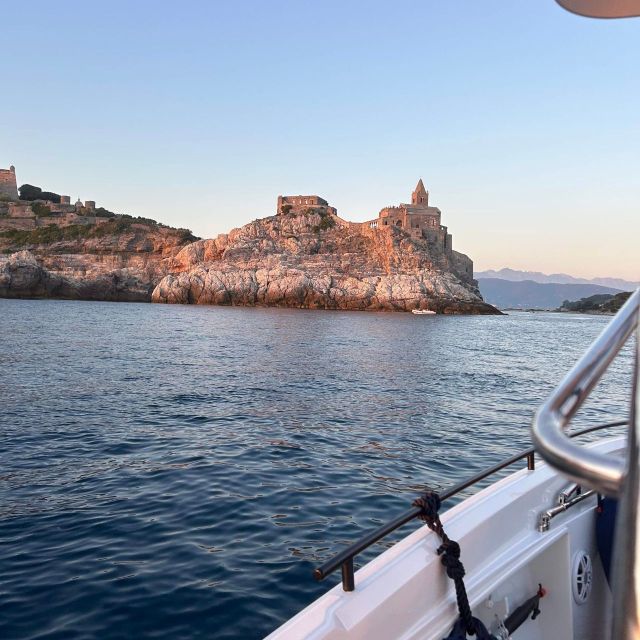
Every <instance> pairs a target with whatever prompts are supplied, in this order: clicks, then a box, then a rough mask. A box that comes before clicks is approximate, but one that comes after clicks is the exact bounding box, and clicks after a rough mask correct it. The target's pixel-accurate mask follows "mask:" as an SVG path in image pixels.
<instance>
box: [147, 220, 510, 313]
mask: <svg viewBox="0 0 640 640" xmlns="http://www.w3.org/2000/svg"><path fill="white" fill-rule="evenodd" d="M463 262H464V260H463V256H462V254H457V253H456V252H453V254H450V253H449V254H446V253H444V252H438V251H436V250H434V248H433V247H432V246H430V245H429V244H428V243H427V241H426V240H423V239H418V238H413V237H411V236H409V234H407V233H406V232H404V231H403V230H402V229H398V228H395V227H385V228H379V229H370V228H368V227H366V226H364V225H360V224H357V223H350V222H347V221H345V220H342V219H340V218H339V217H337V216H334V215H331V216H328V215H319V214H317V213H314V212H309V213H307V214H301V215H278V216H273V217H270V218H265V219H262V220H256V221H254V222H252V223H250V224H247V225H245V226H244V227H242V228H240V229H234V230H233V231H232V232H230V233H229V234H222V235H220V236H218V237H217V238H215V239H212V240H200V241H198V242H194V243H192V244H190V245H188V246H186V247H185V248H184V249H182V250H181V251H180V252H179V253H178V254H177V255H176V257H175V259H174V260H173V266H172V271H173V273H171V274H169V275H167V276H165V277H164V278H163V279H162V280H161V281H160V283H159V284H158V286H157V287H156V288H155V290H154V291H153V296H152V299H153V301H154V302H166V303H189V304H227V305H250V306H253V305H264V306H280V307H296V308H308V309H360V310H401V311H408V310H410V309H416V308H422V309H426V308H428V309H433V310H435V311H437V312H439V313H499V312H498V311H497V310H496V309H495V308H494V307H492V306H491V305H488V304H486V303H485V302H483V300H482V298H481V296H480V294H479V291H478V289H477V284H476V282H475V281H474V280H472V279H471V278H469V277H468V275H466V274H464V273H461V272H460V270H459V263H463Z"/></svg>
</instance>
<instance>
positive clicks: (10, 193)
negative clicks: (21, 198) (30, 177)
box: [0, 167, 18, 200]
mask: <svg viewBox="0 0 640 640" xmlns="http://www.w3.org/2000/svg"><path fill="white" fill-rule="evenodd" d="M0 198H2V199H8V200H17V199H18V184H17V182H16V170H15V169H14V167H11V168H10V169H0Z"/></svg>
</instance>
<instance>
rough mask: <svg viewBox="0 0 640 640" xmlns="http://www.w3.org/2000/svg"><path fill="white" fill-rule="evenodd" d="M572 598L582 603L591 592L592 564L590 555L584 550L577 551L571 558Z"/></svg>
mask: <svg viewBox="0 0 640 640" xmlns="http://www.w3.org/2000/svg"><path fill="white" fill-rule="evenodd" d="M572 578H573V580H572V590H573V599H574V600H575V601H576V602H577V603H578V604H584V603H585V602H586V601H587V598H588V597H589V595H590V594H591V585H592V582H593V564H592V562H591V556H590V555H589V554H588V553H587V552H586V551H578V553H576V555H575V557H574V559H573V571H572Z"/></svg>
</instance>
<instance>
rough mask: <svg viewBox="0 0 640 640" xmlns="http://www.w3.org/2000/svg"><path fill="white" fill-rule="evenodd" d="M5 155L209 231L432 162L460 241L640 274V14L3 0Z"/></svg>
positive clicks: (479, 259)
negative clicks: (299, 196) (302, 196)
mask: <svg viewBox="0 0 640 640" xmlns="http://www.w3.org/2000/svg"><path fill="white" fill-rule="evenodd" d="M2 11H3V24H2V38H1V39H0V53H1V55H2V60H3V63H2V75H1V77H2V81H3V83H2V87H3V88H2V100H0V123H1V125H0V167H7V166H8V165H10V164H15V165H16V167H17V171H18V181H19V182H20V183H23V182H29V183H32V184H36V185H39V186H42V187H43V188H46V189H49V190H53V191H57V192H59V193H65V194H69V195H71V196H72V197H73V198H74V199H75V197H77V196H80V197H82V198H83V199H95V200H97V201H98V203H99V204H100V205H103V206H105V207H107V208H109V209H112V210H114V211H118V212H128V213H132V214H135V215H143V216H149V217H152V218H155V219H157V220H160V221H163V222H166V223H168V224H172V225H176V226H186V227H189V228H191V229H192V230H193V231H194V232H195V233H196V234H197V235H201V236H205V237H209V236H213V235H215V234H217V233H220V232H223V231H227V230H228V229H230V228H232V227H235V226H240V225H242V224H244V223H246V222H248V221H250V220H252V219H254V218H257V217H263V216H266V215H271V214H272V213H273V212H274V209H275V202H276V197H277V195H278V194H280V193H317V194H319V195H321V196H324V197H325V198H327V199H328V200H329V201H330V203H331V204H333V205H335V206H336V207H337V208H338V210H339V213H340V214H341V215H342V216H343V217H345V218H347V219H351V220H365V219H368V218H372V217H375V216H376V215H377V212H378V211H379V209H380V208H381V207H383V206H385V205H389V204H393V203H397V202H400V201H406V200H407V199H408V198H409V195H410V193H411V190H412V189H413V187H414V186H415V183H416V182H417V180H418V178H419V177H422V178H423V179H424V182H425V184H426V185H427V188H428V189H429V190H430V192H431V200H432V203H433V204H435V205H437V206H439V207H440V208H441V209H442V211H443V220H444V223H445V224H448V225H449V228H450V230H451V231H452V233H453V238H454V247H455V248H457V249H459V250H461V251H464V252H466V253H468V254H469V255H470V256H471V257H472V258H473V259H474V261H475V263H476V268H477V269H483V268H492V267H496V268H497V267H502V266H510V267H514V268H525V269H535V270H540V271H547V272H549V271H566V272H570V273H572V274H574V275H578V276H596V275H612V276H614V275H615V276H622V277H627V278H633V279H638V278H639V277H640V266H639V263H638V260H637V259H636V257H637V255H638V247H639V245H640V217H639V216H638V203H639V202H640V153H639V151H640V86H639V78H640V73H639V67H640V65H639V63H640V20H637V19H632V20H615V21H596V20H589V19H585V18H579V17H577V16H574V15H571V14H569V13H566V12H564V11H563V10H562V9H560V8H559V7H558V6H557V5H556V4H555V2H553V0H447V1H446V2H445V1H442V0H421V1H415V2H406V1H399V2H398V1H394V2H389V1H388V0H385V1H377V0H370V1H364V0H362V1H355V0H354V1H346V0H341V1H333V0H329V1H326V0H323V1H322V2H313V1H310V0H306V1H305V0H298V1H296V2H293V1H291V2H284V1H280V0H273V1H270V0H262V1H257V0H256V1H252V2H249V1H243V0H234V1H231V0H229V1H228V2H204V1H194V0H183V1H182V2H179V3H176V2H163V1H159V0H156V1H153V2H151V1H148V2H142V1H138V2H133V1H127V2H121V1H118V0H110V1H109V2H87V1H86V0H82V1H78V2H71V1H67V0H59V1H58V2H51V1H48V2H33V1H31V0H21V1H20V2H6V3H3V8H2Z"/></svg>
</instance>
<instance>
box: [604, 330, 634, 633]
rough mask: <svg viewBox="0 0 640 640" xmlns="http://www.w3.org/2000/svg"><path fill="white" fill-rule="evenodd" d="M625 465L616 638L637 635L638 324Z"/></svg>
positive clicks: (617, 545) (616, 565) (616, 563)
mask: <svg viewBox="0 0 640 640" xmlns="http://www.w3.org/2000/svg"><path fill="white" fill-rule="evenodd" d="M634 369H635V370H634V380H633V396H632V399H631V419H630V424H629V436H628V438H627V465H626V470H625V474H624V476H623V485H622V492H621V496H620V500H619V504H618V514H617V517H616V533H615V542H614V546H613V549H614V552H613V631H612V635H611V637H612V638H616V640H618V639H619V640H636V639H637V638H638V637H640V512H639V511H638V505H639V504H640V327H638V329H637V330H636V344H635V366H634Z"/></svg>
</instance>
